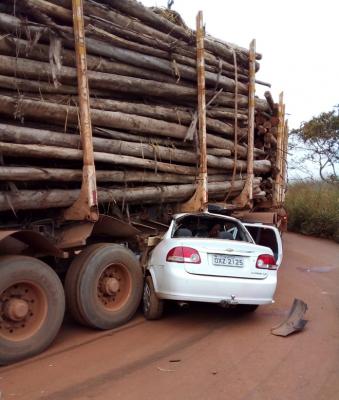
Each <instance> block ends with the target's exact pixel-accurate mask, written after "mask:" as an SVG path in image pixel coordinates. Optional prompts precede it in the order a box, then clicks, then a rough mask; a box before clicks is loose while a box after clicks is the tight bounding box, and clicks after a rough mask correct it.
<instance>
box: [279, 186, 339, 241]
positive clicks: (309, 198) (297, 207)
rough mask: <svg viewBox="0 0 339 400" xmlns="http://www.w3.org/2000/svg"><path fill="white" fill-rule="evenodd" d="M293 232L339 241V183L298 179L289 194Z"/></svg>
mask: <svg viewBox="0 0 339 400" xmlns="http://www.w3.org/2000/svg"><path fill="white" fill-rule="evenodd" d="M286 208H287V211H288V219H289V221H288V228H289V230H290V231H293V232H299V233H303V234H305V235H312V236H318V237H324V238H328V239H333V240H335V241H336V242H338V243H339V184H326V183H322V182H297V183H294V184H292V185H290V186H289V188H288V193H287V197H286Z"/></svg>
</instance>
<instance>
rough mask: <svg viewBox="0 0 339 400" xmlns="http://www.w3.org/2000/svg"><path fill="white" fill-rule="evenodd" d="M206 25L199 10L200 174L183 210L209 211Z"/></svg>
mask: <svg viewBox="0 0 339 400" xmlns="http://www.w3.org/2000/svg"><path fill="white" fill-rule="evenodd" d="M204 36H205V33H204V25H203V14H202V11H199V13H198V15H197V30H196V42H197V85H198V123H199V125H198V127H199V131H198V137H199V153H200V163H199V176H198V178H197V188H196V191H195V193H194V195H193V197H192V198H191V199H190V200H188V201H187V202H186V203H184V204H182V205H181V206H180V211H182V212H198V211H207V209H208V190H207V139H206V137H207V133H206V95H205V91H206V90H205V51H204Z"/></svg>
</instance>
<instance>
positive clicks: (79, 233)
mask: <svg viewBox="0 0 339 400" xmlns="http://www.w3.org/2000/svg"><path fill="white" fill-rule="evenodd" d="M138 234H140V231H139V230H138V229H136V228H135V227H133V226H132V225H131V224H129V223H127V222H124V221H122V220H120V219H117V218H114V217H110V216H108V215H99V219H98V221H97V222H95V223H92V222H82V223H79V222H77V223H74V224H70V225H68V226H65V227H63V228H62V229H61V230H59V232H58V235H57V246H58V248H60V249H70V248H77V247H82V246H84V245H86V242H87V239H88V238H89V237H90V236H101V235H104V236H109V237H111V238H119V239H129V238H132V237H135V236H136V235H138Z"/></svg>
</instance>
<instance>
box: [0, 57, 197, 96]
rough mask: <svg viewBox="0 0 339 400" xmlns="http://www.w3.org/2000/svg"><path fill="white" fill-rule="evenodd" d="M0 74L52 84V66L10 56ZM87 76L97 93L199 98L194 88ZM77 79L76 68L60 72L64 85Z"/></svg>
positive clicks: (0, 64) (2, 60)
mask: <svg viewBox="0 0 339 400" xmlns="http://www.w3.org/2000/svg"><path fill="white" fill-rule="evenodd" d="M0 73H1V74H3V75H10V76H16V77H19V78H26V79H27V78H30V79H36V80H40V79H42V80H44V81H52V80H53V79H52V71H51V66H50V64H49V63H44V62H40V61H35V60H28V59H22V58H15V57H10V56H0ZM87 75H88V80H89V83H90V87H91V88H96V89H103V90H112V91H114V92H120V93H126V92H127V93H131V94H137V95H142V96H145V95H150V96H155V97H161V98H164V97H165V98H166V97H172V98H175V99H176V98H182V99H186V100H189V99H193V98H195V95H196V89H195V88H189V87H185V86H181V85H175V84H170V83H163V82H158V81H151V80H146V79H139V78H134V77H126V76H121V75H116V74H108V73H103V72H96V71H88V74H87ZM76 78H77V71H76V69H75V68H71V67H61V68H60V71H58V80H59V81H60V82H61V83H66V84H74V83H75V82H76Z"/></svg>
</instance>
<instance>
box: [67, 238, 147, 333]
mask: <svg viewBox="0 0 339 400" xmlns="http://www.w3.org/2000/svg"><path fill="white" fill-rule="evenodd" d="M142 281H143V276H142V271H141V267H140V265H139V262H138V260H137V258H136V257H135V255H134V254H133V253H132V252H131V251H130V250H128V249H126V248H125V247H123V246H120V245H117V244H110V243H99V244H94V245H91V246H89V247H87V248H86V249H85V250H84V251H82V252H81V253H80V254H79V255H78V256H77V257H76V258H75V259H74V261H73V262H72V264H71V266H70V268H69V270H68V272H67V275H66V282H65V289H66V300H67V305H68V309H69V311H70V313H71V314H72V315H73V317H74V318H75V319H76V320H77V321H78V322H80V323H81V324H83V325H87V326H90V327H93V328H98V329H112V328H115V327H117V326H119V325H122V324H123V323H125V322H127V321H128V320H129V319H131V318H132V316H133V315H134V314H135V312H136V310H137V308H138V306H139V304H140V300H141V296H142Z"/></svg>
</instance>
